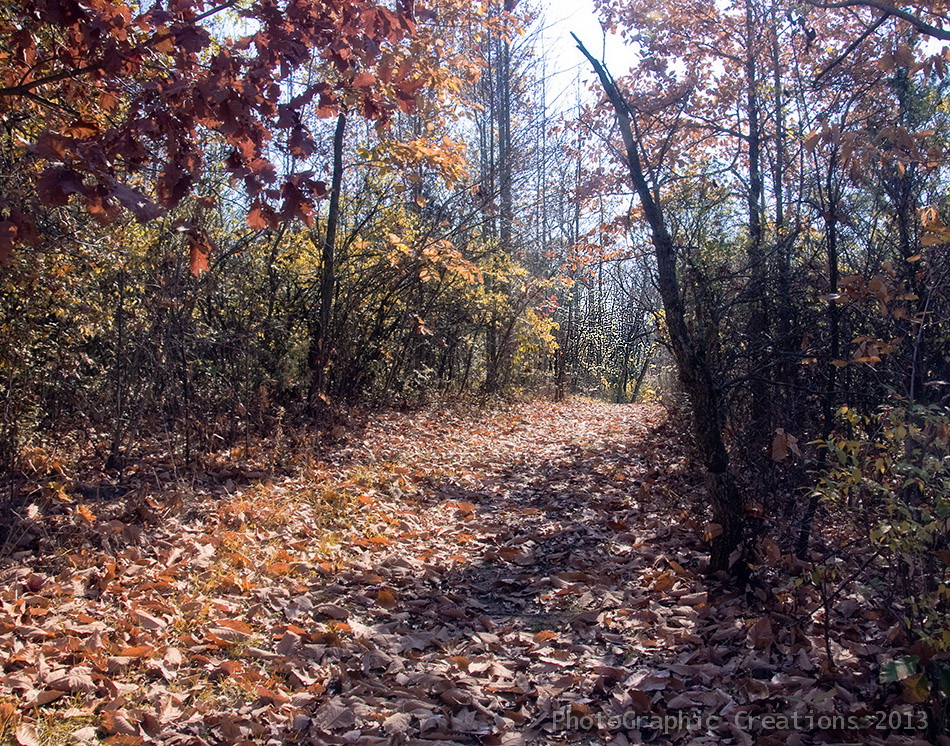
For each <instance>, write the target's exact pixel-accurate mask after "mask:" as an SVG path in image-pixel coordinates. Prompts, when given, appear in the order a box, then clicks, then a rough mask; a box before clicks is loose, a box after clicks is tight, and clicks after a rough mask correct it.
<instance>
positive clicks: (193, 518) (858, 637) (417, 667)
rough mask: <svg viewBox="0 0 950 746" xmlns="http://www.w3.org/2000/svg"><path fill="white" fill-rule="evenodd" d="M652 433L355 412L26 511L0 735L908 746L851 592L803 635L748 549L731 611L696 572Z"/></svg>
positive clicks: (770, 547) (697, 539) (649, 414)
mask: <svg viewBox="0 0 950 746" xmlns="http://www.w3.org/2000/svg"><path fill="white" fill-rule="evenodd" d="M680 429H681V428H680V427H679V426H678V423H676V422H670V421H669V419H668V415H667V414H666V412H665V411H664V410H663V409H662V408H660V407H657V406H647V405H635V406H632V405H628V406H617V405H609V404H602V403H591V402H585V401H579V400H573V401H571V402H568V403H565V404H553V403H549V402H532V403H525V404H520V405H515V406H513V407H512V408H510V409H506V410H504V411H502V410H497V411H494V412H488V413H484V412H482V413H475V412H468V413H466V412H461V411H460V412H455V413H446V412H444V411H424V412H419V413H415V414H400V413H383V414H379V413H377V414H374V415H365V416H363V417H362V418H355V419H354V420H353V421H352V422H351V423H350V424H348V425H345V426H339V427H337V428H335V429H334V431H333V436H334V437H333V442H332V443H331V444H329V445H327V446H325V447H324V448H323V449H322V450H320V451H317V452H314V451H311V452H309V453H304V452H298V453H294V452H292V451H293V449H288V450H284V451H281V450H280V449H278V448H277V447H276V446H274V445H273V444H271V447H269V446H268V444H266V443H264V444H256V445H255V446H254V447H252V448H251V451H250V452H249V453H244V452H243V451H242V450H241V449H236V450H235V451H232V452H229V453H222V454H218V456H217V457H216V458H215V459H210V460H208V461H207V463H206V464H205V473H204V476H203V477H202V478H201V479H198V478H193V479H192V481H191V482H190V483H189V484H187V485H184V484H183V483H182V482H183V480H184V477H183V476H182V475H181V474H180V473H177V472H174V470H172V469H171V467H169V473H168V474H162V473H161V472H160V471H156V469H155V468H153V469H152V471H153V474H154V476H155V477H156V479H157V483H158V484H163V483H164V482H165V481H168V480H171V481H175V480H177V482H176V484H177V487H176V488H175V489H172V488H171V487H169V488H168V489H166V490H164V491H161V490H157V489H154V488H151V487H150V488H148V489H146V487H145V486H142V487H141V488H139V489H137V490H132V491H130V492H125V493H121V494H120V493H117V494H102V493H101V491H100V492H96V493H95V494H93V492H94V491H92V490H90V489H89V488H86V489H85V490H79V493H80V494H84V495H86V498H87V499H82V498H80V497H75V498H71V497H70V496H69V493H68V491H65V492H62V493H60V494H53V495H52V496H51V497H49V496H48V497H47V499H46V501H45V502H42V503H38V504H36V505H34V506H33V507H32V508H30V516H31V520H33V521H34V522H35V524H36V526H37V527H39V528H37V531H38V532H39V547H40V549H39V550H35V549H34V550H32V551H21V552H15V553H13V555H12V556H9V557H7V558H6V559H5V560H3V564H2V565H0V662H2V669H0V743H3V744H20V745H21V746H37V745H40V746H49V745H51V744H67V743H101V742H105V743H110V744H119V745H120V746H126V745H128V746H132V745H134V744H152V743H155V744H166V745H168V746H171V745H173V744H177V745H182V746H184V745H186V744H188V745H191V744H195V745H197V744H288V743H299V744H324V743H326V744H368V745H375V744H390V743H391V744H401V745H408V744H412V745H422V744H425V745H426V746H438V745H439V744H487V745H494V744H499V745H501V744H518V743H522V742H532V741H537V742H541V743H547V744H553V743H562V742H578V743H608V742H609V743H613V744H617V746H624V745H625V744H627V743H639V742H647V743H658V744H687V743H688V744H714V743H715V744H753V743H755V744H792V745H793V746H794V745H795V744H811V743H863V744H877V743H895V744H896V743H905V744H911V743H928V742H930V741H928V740H926V739H925V737H924V735H923V732H922V731H920V730H917V728H918V726H919V725H921V724H922V721H923V720H924V719H925V718H926V712H925V710H923V709H922V707H923V706H922V705H918V704H914V703H913V702H914V698H913V697H912V696H911V697H908V696H907V694H908V692H906V691H903V692H902V691H901V690H900V688H899V687H898V686H897V685H896V684H889V685H882V684H881V683H879V678H878V675H879V671H880V666H881V662H882V660H884V659H885V658H886V657H887V655H888V654H889V653H890V652H891V651H890V648H891V647H893V645H894V642H895V639H896V637H897V634H898V633H897V630H896V625H894V624H893V622H892V621H890V620H888V619H887V618H886V616H885V615H884V613H883V612H882V611H881V610H880V609H875V608H873V606H872V605H870V604H868V603H866V602H865V601H864V599H863V598H862V597H861V596H860V594H859V592H858V591H856V590H852V589H851V588H850V586H849V587H848V588H846V589H844V590H842V592H840V593H839V594H838V595H837V596H836V598H835V599H834V602H833V603H831V604H830V605H829V609H830V612H829V613H831V614H832V615H833V617H834V618H833V619H832V620H831V621H832V623H831V624H830V625H829V628H828V634H827V635H826V634H825V626H824V622H825V619H824V614H825V613H826V610H825V608H824V607H823V605H822V603H821V600H820V598H819V596H818V594H817V591H816V590H815V588H814V587H813V586H812V585H811V583H810V582H809V580H808V576H807V574H802V573H800V572H798V573H796V572H794V571H793V569H794V567H795V563H794V562H793V561H792V560H791V558H790V557H789V556H787V555H783V554H782V552H781V550H780V549H779V548H778V546H777V545H776V544H775V543H774V542H772V543H766V544H765V545H764V547H765V548H764V549H763V552H762V565H761V566H760V567H758V568H757V570H756V577H757V578H758V580H757V582H756V584H754V585H753V587H752V588H751V589H749V590H747V591H745V592H739V591H729V590H727V589H725V588H723V587H722V586H721V585H720V584H719V583H718V582H717V581H715V580H711V579H709V578H707V577H706V576H704V575H703V574H702V573H701V569H702V562H703V558H704V555H703V552H704V547H703V546H702V543H701V542H702V534H703V526H704V523H705V520H706V518H705V516H704V515H703V510H702V504H703V502H702V500H703V495H702V489H701V486H700V483H701V480H700V478H699V475H698V473H697V469H696V468H695V466H694V465H693V464H692V463H691V461H690V458H689V455H690V451H689V448H688V447H687V446H686V445H684V441H683V439H682V438H681V437H680V435H679V434H678V433H679V430H680ZM255 453H256V454H257V455H256V456H255ZM265 454H266V456H265ZM275 454H276V455H275ZM275 458H276V459H277V460H279V461H280V462H281V464H280V466H281V469H274V468H272V467H273V466H274V459H275ZM268 459H270V460H269V461H268ZM264 462H267V464H268V465H267V466H266V467H265V466H262V465H261V464H262V463H264ZM143 484H144V483H143ZM185 487H187V489H186V488H185ZM770 578H771V579H773V580H774V584H773V583H771V582H770ZM829 653H830V654H831V657H832V660H831V661H829V659H828V654H829ZM770 714H771V718H770V717H769V715H770Z"/></svg>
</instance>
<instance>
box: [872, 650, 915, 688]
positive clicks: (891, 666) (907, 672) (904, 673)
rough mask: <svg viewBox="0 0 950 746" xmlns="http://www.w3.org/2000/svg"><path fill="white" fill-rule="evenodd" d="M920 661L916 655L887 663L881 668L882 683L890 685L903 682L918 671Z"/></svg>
mask: <svg viewBox="0 0 950 746" xmlns="http://www.w3.org/2000/svg"><path fill="white" fill-rule="evenodd" d="M919 661H920V659H919V658H918V657H917V656H916V655H907V656H904V657H903V658H897V659H896V660H892V661H887V662H886V663H884V665H882V666H881V681H882V682H883V683H885V684H890V683H893V682H895V681H903V680H904V679H906V678H907V677H908V676H913V675H914V673H916V671H917V664H918V662H919Z"/></svg>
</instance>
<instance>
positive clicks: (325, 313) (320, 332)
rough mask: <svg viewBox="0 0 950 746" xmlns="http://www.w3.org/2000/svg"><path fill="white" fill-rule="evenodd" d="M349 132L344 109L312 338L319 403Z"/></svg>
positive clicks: (312, 398)
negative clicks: (345, 138)
mask: <svg viewBox="0 0 950 746" xmlns="http://www.w3.org/2000/svg"><path fill="white" fill-rule="evenodd" d="M345 133H346V114H345V113H343V112H341V113H340V115H339V116H338V117H337V119H336V130H335V131H334V133H333V174H332V176H331V181H330V207H329V211H328V214H327V230H326V233H325V234H324V237H323V254H322V257H321V259H322V261H321V265H322V266H321V275H320V306H319V309H318V313H317V318H316V323H315V324H314V326H313V334H312V336H311V339H310V355H309V363H310V395H309V397H308V398H309V404H310V406H311V407H313V406H315V405H316V401H317V400H318V399H319V397H320V396H321V395H322V396H326V393H327V369H328V368H329V365H330V349H329V343H328V340H327V336H328V334H327V332H328V330H329V327H330V313H331V311H332V310H333V292H334V288H335V284H336V256H335V250H336V248H335V247H336V232H337V225H338V224H339V221H340V191H341V190H342V187H343V136H344V134H345Z"/></svg>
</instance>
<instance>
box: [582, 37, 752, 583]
mask: <svg viewBox="0 0 950 746" xmlns="http://www.w3.org/2000/svg"><path fill="white" fill-rule="evenodd" d="M574 40H575V41H576V42H577V46H578V48H579V49H580V50H581V52H582V53H583V54H584V56H585V57H587V59H588V60H589V61H590V63H591V65H593V67H594V71H595V72H596V73H597V76H598V77H599V78H600V82H601V84H602V85H603V88H604V92H605V93H606V94H607V98H608V100H609V101H610V103H611V105H612V106H613V107H614V110H615V112H616V114H617V119H618V121H619V123H620V133H621V135H622V137H623V144H624V148H625V149H626V155H627V157H626V162H627V168H628V171H629V176H630V181H631V182H632V183H633V187H634V189H635V190H636V192H637V195H638V196H639V198H640V204H641V205H642V207H643V213H644V215H645V216H646V219H647V222H648V223H649V225H650V232H651V237H652V240H653V249H654V255H655V256H656V266H657V275H658V281H659V282H658V284H659V290H660V297H661V298H662V299H663V308H664V311H665V313H666V325H667V329H668V330H669V335H670V346H671V347H672V349H673V355H674V357H675V358H676V364H677V368H678V370H679V377H680V381H681V382H682V385H683V389H684V390H685V391H686V394H687V395H688V396H689V398H690V401H691V403H692V409H693V434H694V436H695V439H696V443H697V445H698V447H699V450H700V454H701V457H702V460H703V466H704V467H705V469H706V487H707V489H708V492H709V498H710V501H711V502H712V514H713V522H714V523H715V524H716V526H715V527H714V528H713V530H711V532H710V533H711V535H712V542H711V552H710V560H709V565H710V570H712V571H714V572H715V571H720V570H721V571H727V572H728V571H730V569H732V568H733V567H736V568H737V569H738V565H737V564H736V558H737V557H738V551H739V547H740V544H741V543H742V534H743V516H742V511H743V506H742V497H741V495H740V493H739V489H738V486H737V485H736V482H735V479H734V478H733V476H732V473H731V472H730V471H729V453H728V451H727V450H726V445H725V442H724V440H723V434H722V430H723V412H722V407H723V403H722V398H721V396H720V392H719V389H718V387H717V386H716V384H715V381H714V380H713V376H712V372H711V371H710V369H709V365H708V364H707V361H706V355H705V350H704V349H703V346H702V343H701V341H699V340H694V339H693V338H692V335H691V334H690V332H689V329H688V328H687V326H686V315H685V311H684V307H683V298H682V294H681V293H680V287H679V282H678V280H677V278H676V249H675V246H674V245H673V237H672V236H671V235H670V231H669V228H668V227H667V224H666V220H665V219H664V216H663V212H662V210H661V209H660V205H659V204H658V203H657V201H656V200H655V199H654V198H653V192H652V191H651V189H650V186H649V184H648V183H647V180H646V177H645V175H644V173H643V165H642V163H641V160H640V153H639V149H638V148H637V143H636V140H635V138H634V135H633V125H632V117H631V113H630V108H629V106H628V104H627V102H626V99H625V98H624V96H623V94H622V93H621V92H620V90H619V89H618V88H617V86H616V84H615V83H614V81H613V78H611V76H610V74H609V73H608V72H607V70H606V69H605V68H604V66H603V65H602V64H600V63H599V62H598V61H597V60H596V59H595V58H594V57H593V56H592V55H591V54H590V52H588V51H587V49H586V48H585V47H584V45H583V44H582V43H581V41H580V40H579V39H578V38H577V37H576V36H575V37H574Z"/></svg>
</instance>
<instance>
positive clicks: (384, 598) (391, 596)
mask: <svg viewBox="0 0 950 746" xmlns="http://www.w3.org/2000/svg"><path fill="white" fill-rule="evenodd" d="M376 603H378V604H379V605H380V606H382V607H383V608H384V609H391V608H393V607H394V606H395V605H396V594H395V593H393V592H392V591H391V590H389V589H387V588H381V589H380V591H379V593H377V594H376Z"/></svg>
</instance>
